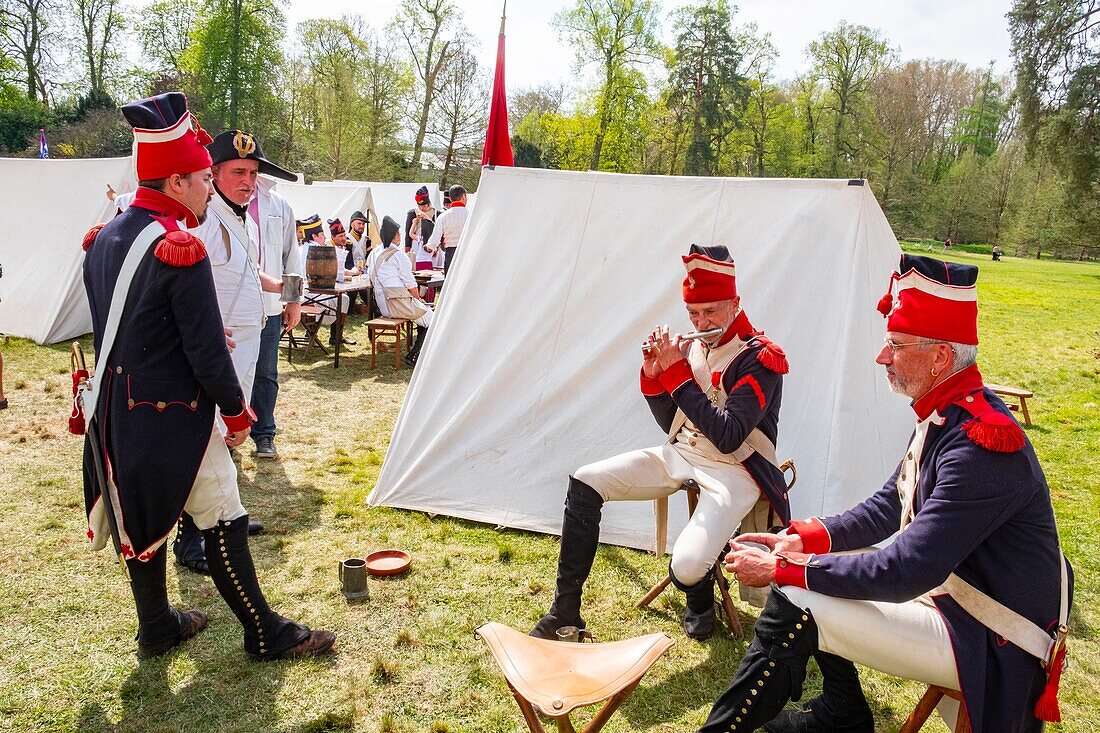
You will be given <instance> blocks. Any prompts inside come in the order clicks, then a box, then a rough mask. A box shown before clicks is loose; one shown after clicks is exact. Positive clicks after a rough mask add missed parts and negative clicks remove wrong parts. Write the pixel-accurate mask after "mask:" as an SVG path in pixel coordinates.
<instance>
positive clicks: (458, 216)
mask: <svg viewBox="0 0 1100 733" xmlns="http://www.w3.org/2000/svg"><path fill="white" fill-rule="evenodd" d="M447 195H448V197H449V198H450V199H451V208H449V209H447V210H446V211H444V212H443V213H442V214H440V215H439V218H438V219H436V221H435V228H434V229H432V236H431V237H429V238H428V244H427V245H426V246H425V249H426V250H427V251H428V252H429V253H431V254H434V253H435V252H436V251H438V250H440V249H442V250H443V252H444V254H445V259H444V262H443V271H444V272H449V271H450V269H451V264H452V263H453V262H454V258H455V254H456V253H457V252H458V245H459V244H460V243H461V242H462V231H463V229H465V228H466V217H467V211H466V189H465V188H463V187H462V186H451V187H450V189H448V191H447Z"/></svg>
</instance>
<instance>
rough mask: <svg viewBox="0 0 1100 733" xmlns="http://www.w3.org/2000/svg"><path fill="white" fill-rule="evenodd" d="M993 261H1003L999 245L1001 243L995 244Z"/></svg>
mask: <svg viewBox="0 0 1100 733" xmlns="http://www.w3.org/2000/svg"><path fill="white" fill-rule="evenodd" d="M993 261H994V262H1000V261H1001V245H999V244H995V245H993Z"/></svg>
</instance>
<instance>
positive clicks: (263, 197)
mask: <svg viewBox="0 0 1100 733" xmlns="http://www.w3.org/2000/svg"><path fill="white" fill-rule="evenodd" d="M274 185H275V184H274V182H272V181H271V180H269V179H267V178H264V177H262V176H260V177H259V178H257V180H256V193H255V194H254V197H253V199H254V201H256V202H257V203H258V207H251V206H250V207H249V210H248V213H249V215H250V218H252V217H253V216H254V217H255V219H253V221H254V223H255V224H256V225H257V226H256V228H257V232H258V235H259V245H260V246H259V252H260V260H259V264H260V269H262V270H263V271H264V272H266V273H267V274H268V275H270V276H271V277H273V278H275V279H276V280H282V279H283V275H284V274H286V275H301V274H302V273H303V272H304V271H305V268H303V266H302V259H301V255H300V254H299V252H298V237H297V235H296V233H295V231H294V226H295V225H294V212H293V211H292V210H291V208H290V204H289V203H287V200H286V199H285V198H283V197H282V196H280V195H279V194H278V193H276V192H275V191H274V190H272V187H273V186H274ZM263 301H264V314H265V315H267V316H269V317H270V316H277V315H279V314H280V313H282V312H283V304H282V301H281V296H280V295H279V293H266V292H265V293H263Z"/></svg>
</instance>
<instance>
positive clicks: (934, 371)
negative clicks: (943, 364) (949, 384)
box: [932, 367, 940, 377]
mask: <svg viewBox="0 0 1100 733" xmlns="http://www.w3.org/2000/svg"><path fill="white" fill-rule="evenodd" d="M932 376H933V377H938V376H940V373H939V372H937V371H936V369H935V368H934V367H933V369H932Z"/></svg>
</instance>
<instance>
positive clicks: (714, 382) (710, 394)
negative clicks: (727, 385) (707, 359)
mask: <svg viewBox="0 0 1100 733" xmlns="http://www.w3.org/2000/svg"><path fill="white" fill-rule="evenodd" d="M721 398H722V372H711V373H710V389H708V390H707V399H708V400H710V403H711V404H712V405H717V404H718V402H719V400H720V399H721Z"/></svg>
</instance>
